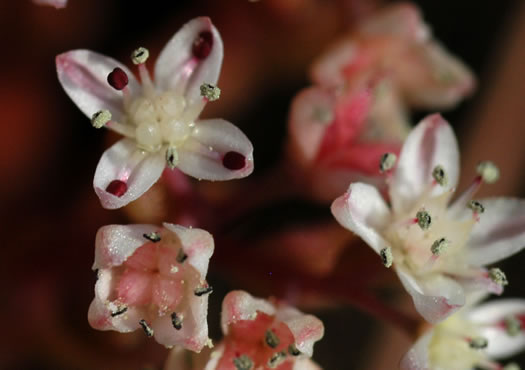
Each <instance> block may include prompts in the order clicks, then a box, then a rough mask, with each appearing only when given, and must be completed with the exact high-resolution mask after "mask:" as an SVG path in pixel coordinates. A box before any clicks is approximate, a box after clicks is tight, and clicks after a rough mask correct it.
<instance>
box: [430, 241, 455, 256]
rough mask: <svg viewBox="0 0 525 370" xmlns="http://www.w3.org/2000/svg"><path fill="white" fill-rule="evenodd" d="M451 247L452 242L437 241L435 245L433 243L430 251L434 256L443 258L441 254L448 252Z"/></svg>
mask: <svg viewBox="0 0 525 370" xmlns="http://www.w3.org/2000/svg"><path fill="white" fill-rule="evenodd" d="M449 245H450V241H448V240H447V239H445V238H441V239H437V240H436V241H435V242H434V243H432V246H431V247H430V251H431V252H432V254H433V255H434V256H441V254H442V253H443V252H444V251H445V250H447V248H448V247H449Z"/></svg>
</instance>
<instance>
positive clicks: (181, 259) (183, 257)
mask: <svg viewBox="0 0 525 370" xmlns="http://www.w3.org/2000/svg"><path fill="white" fill-rule="evenodd" d="M186 258H188V255H187V254H186V253H184V251H183V250H182V248H181V249H179V252H178V253H177V258H176V260H177V262H178V263H183V262H184V261H186Z"/></svg>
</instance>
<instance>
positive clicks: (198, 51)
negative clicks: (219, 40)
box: [191, 31, 213, 60]
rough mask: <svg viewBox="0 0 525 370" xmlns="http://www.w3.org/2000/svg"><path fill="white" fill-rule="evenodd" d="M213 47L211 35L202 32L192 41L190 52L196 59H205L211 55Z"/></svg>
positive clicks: (207, 32) (208, 32)
mask: <svg viewBox="0 0 525 370" xmlns="http://www.w3.org/2000/svg"><path fill="white" fill-rule="evenodd" d="M212 47H213V35H212V33H211V32H210V31H202V32H201V33H199V36H197V38H196V39H195V41H193V45H192V48H191V52H192V53H193V56H194V57H195V58H197V59H201V60H202V59H205V58H206V57H207V56H208V55H210V53H211V49H212Z"/></svg>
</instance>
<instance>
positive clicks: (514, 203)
mask: <svg viewBox="0 0 525 370" xmlns="http://www.w3.org/2000/svg"><path fill="white" fill-rule="evenodd" d="M480 203H481V204H483V206H484V207H485V212H484V213H483V214H482V215H480V218H479V222H477V223H476V224H475V225H474V228H473V230H472V233H471V236H470V240H469V241H468V252H467V260H468V262H469V263H470V264H472V265H476V266H482V265H487V264H490V263H494V262H497V261H499V260H502V259H504V258H507V257H509V256H511V255H513V254H515V253H518V252H519V251H521V250H522V249H523V248H524V247H525V200H523V199H515V198H490V199H481V200H480Z"/></svg>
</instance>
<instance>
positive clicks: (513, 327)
mask: <svg viewBox="0 0 525 370" xmlns="http://www.w3.org/2000/svg"><path fill="white" fill-rule="evenodd" d="M504 321H505V331H506V332H507V334H508V335H509V336H511V337H515V336H516V335H518V334H519V333H520V332H521V321H520V320H519V319H518V318H517V317H516V316H514V315H511V316H507V317H505V320H504Z"/></svg>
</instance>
